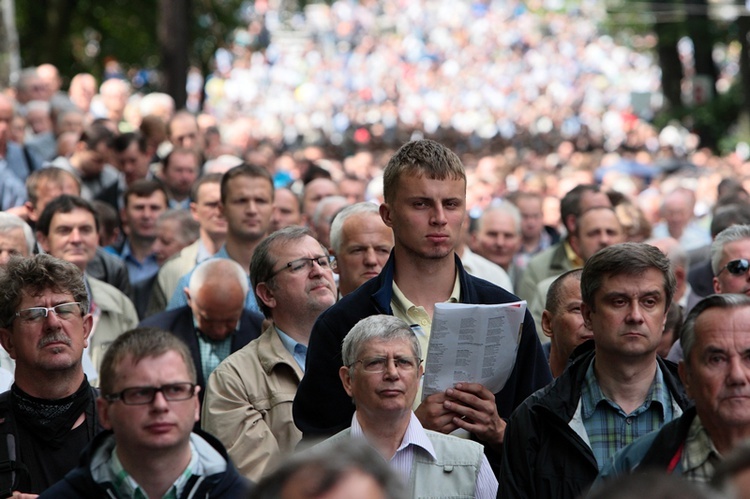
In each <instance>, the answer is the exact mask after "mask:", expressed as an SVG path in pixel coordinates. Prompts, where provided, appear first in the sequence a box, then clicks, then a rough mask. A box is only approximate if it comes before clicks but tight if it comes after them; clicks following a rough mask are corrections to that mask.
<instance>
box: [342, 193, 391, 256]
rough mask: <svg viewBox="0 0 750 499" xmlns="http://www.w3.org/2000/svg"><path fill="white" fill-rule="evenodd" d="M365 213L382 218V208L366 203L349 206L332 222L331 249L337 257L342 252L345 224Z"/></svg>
mask: <svg viewBox="0 0 750 499" xmlns="http://www.w3.org/2000/svg"><path fill="white" fill-rule="evenodd" d="M364 213H372V214H373V215H377V216H380V207H379V206H378V205H376V204H375V203H370V202H369V201H364V202H362V203H355V204H352V205H349V206H347V207H346V208H344V209H343V210H341V211H340V212H338V213H337V214H336V216H335V217H333V222H331V248H333V251H335V252H336V254H337V255H338V254H339V252H340V251H341V244H342V243H343V240H342V237H343V232H344V223H346V221H347V219H349V217H353V216H354V215H360V214H364Z"/></svg>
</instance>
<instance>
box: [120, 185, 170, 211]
mask: <svg viewBox="0 0 750 499" xmlns="http://www.w3.org/2000/svg"><path fill="white" fill-rule="evenodd" d="M155 192H161V193H162V194H163V195H164V205H165V206H169V196H168V195H167V191H166V190H165V189H164V185H163V184H162V183H161V182H159V181H158V180H148V179H145V178H142V179H138V180H136V181H135V182H133V183H132V184H130V185H129V186H128V188H127V189H125V192H124V193H123V194H122V200H123V203H124V204H125V207H126V208H127V207H128V200H129V198H130V197H131V196H135V197H139V198H147V197H150V196H152V195H153V194H154V193H155Z"/></svg>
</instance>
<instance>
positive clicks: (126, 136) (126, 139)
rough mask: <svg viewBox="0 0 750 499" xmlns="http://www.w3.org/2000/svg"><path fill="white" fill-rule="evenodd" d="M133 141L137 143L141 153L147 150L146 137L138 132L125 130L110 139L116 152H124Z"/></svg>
mask: <svg viewBox="0 0 750 499" xmlns="http://www.w3.org/2000/svg"><path fill="white" fill-rule="evenodd" d="M133 143H136V144H137V145H138V150H139V151H140V152H141V154H145V153H146V152H147V151H148V142H147V141H146V137H145V136H144V135H143V134H141V133H139V132H126V133H123V134H120V135H118V136H117V137H115V138H114V139H112V149H114V151H115V152H117V153H123V152H125V151H126V150H127V149H128V148H129V147H130V146H131V145H132V144H133Z"/></svg>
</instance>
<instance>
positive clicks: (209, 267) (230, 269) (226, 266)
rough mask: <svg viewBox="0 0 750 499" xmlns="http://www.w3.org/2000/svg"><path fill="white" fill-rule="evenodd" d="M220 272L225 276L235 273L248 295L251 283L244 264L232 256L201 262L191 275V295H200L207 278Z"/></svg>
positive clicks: (189, 283) (244, 293)
mask: <svg viewBox="0 0 750 499" xmlns="http://www.w3.org/2000/svg"><path fill="white" fill-rule="evenodd" d="M222 267H223V268H222ZM218 273H221V275H222V276H224V277H225V278H226V277H228V276H232V275H233V276H234V277H235V278H236V279H237V282H238V283H239V285H240V287H241V288H242V294H243V295H247V292H248V288H249V287H250V285H249V284H248V282H247V274H246V273H245V270H244V269H243V268H242V265H240V264H239V263H237V262H235V261H234V260H232V259H230V258H210V259H208V260H204V261H202V262H201V263H199V264H198V266H197V267H195V270H194V271H193V273H192V274H191V275H190V281H189V282H188V289H189V290H190V296H191V297H193V298H195V296H197V295H198V291H199V290H200V289H201V288H202V287H203V284H204V283H205V282H206V279H208V278H209V277H210V276H212V275H216V274H218ZM258 303H260V301H259V302H258Z"/></svg>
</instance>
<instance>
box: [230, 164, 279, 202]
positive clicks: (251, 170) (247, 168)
mask: <svg viewBox="0 0 750 499" xmlns="http://www.w3.org/2000/svg"><path fill="white" fill-rule="evenodd" d="M237 177H250V178H261V179H265V180H267V181H268V184H269V185H270V186H271V199H273V178H271V174H270V173H268V170H266V169H265V168H261V167H260V166H257V165H251V164H248V163H242V164H241V165H237V166H235V167H234V168H230V169H229V170H228V171H227V172H226V173H225V174H224V176H223V177H221V202H222V203H226V201H227V190H228V187H227V184H229V182H230V181H232V180H233V179H235V178H237Z"/></svg>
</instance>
